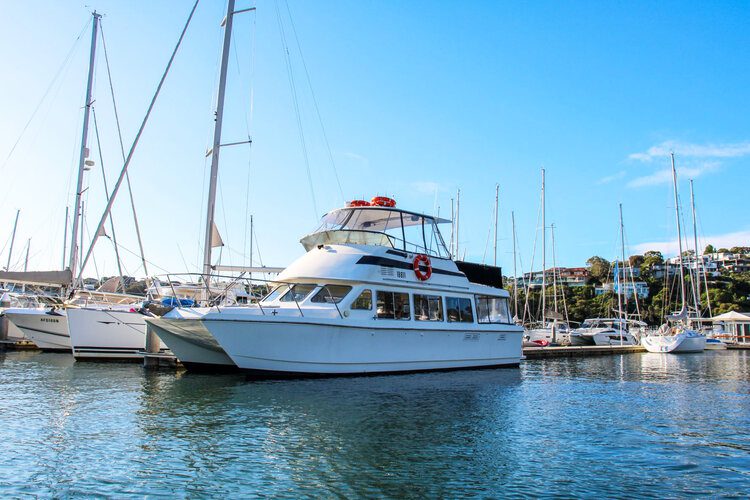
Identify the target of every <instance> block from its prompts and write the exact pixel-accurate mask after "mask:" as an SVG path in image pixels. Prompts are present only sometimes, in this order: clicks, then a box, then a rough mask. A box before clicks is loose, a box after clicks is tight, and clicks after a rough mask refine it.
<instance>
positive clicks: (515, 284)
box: [510, 212, 518, 320]
mask: <svg viewBox="0 0 750 500" xmlns="http://www.w3.org/2000/svg"><path fill="white" fill-rule="evenodd" d="M510 220H511V221H512V223H513V309H514V313H515V319H516V320H517V319H518V272H517V271H516V260H517V259H516V213H515V212H511V213H510Z"/></svg>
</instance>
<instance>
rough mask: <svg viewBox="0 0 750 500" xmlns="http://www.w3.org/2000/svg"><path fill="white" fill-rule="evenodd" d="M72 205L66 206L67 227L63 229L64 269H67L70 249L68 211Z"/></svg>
mask: <svg viewBox="0 0 750 500" xmlns="http://www.w3.org/2000/svg"><path fill="white" fill-rule="evenodd" d="M69 210H70V207H65V229H64V230H63V258H62V269H65V261H66V260H67V259H66V258H65V257H66V256H67V250H68V211H69Z"/></svg>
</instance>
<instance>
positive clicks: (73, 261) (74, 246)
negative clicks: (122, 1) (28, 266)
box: [68, 11, 102, 282]
mask: <svg viewBox="0 0 750 500" xmlns="http://www.w3.org/2000/svg"><path fill="white" fill-rule="evenodd" d="M91 15H92V16H93V18H94V22H93V26H92V28H91V52H90V54H89V75H88V80H87V82H86V103H85V105H84V107H83V132H82V133H81V152H80V155H79V158H78V182H77V183H76V203H75V206H74V207H73V225H72V228H71V235H70V262H69V264H68V267H69V268H70V272H71V275H72V276H73V281H74V282H75V281H76V280H75V276H76V267H77V265H78V258H79V255H78V254H79V247H78V245H79V242H78V232H79V230H80V227H79V226H80V223H81V215H82V212H83V204H82V202H81V196H82V195H83V174H84V171H85V169H84V167H85V166H86V164H85V162H86V157H87V156H88V146H87V143H88V134H89V116H90V114H91V104H92V101H91V88H92V86H93V82H94V62H95V60H96V37H97V33H98V31H99V20H100V19H101V18H102V16H101V14H97V12H96V11H94V12H93V13H92V14H91Z"/></svg>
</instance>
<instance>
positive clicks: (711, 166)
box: [627, 161, 721, 187]
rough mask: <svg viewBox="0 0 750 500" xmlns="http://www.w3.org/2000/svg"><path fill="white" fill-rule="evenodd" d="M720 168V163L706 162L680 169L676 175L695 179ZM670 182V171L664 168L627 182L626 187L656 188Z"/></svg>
mask: <svg viewBox="0 0 750 500" xmlns="http://www.w3.org/2000/svg"><path fill="white" fill-rule="evenodd" d="M720 167H721V163H719V162H718V161H707V162H702V163H699V164H693V165H692V166H687V167H681V168H680V169H679V170H678V174H679V175H680V176H681V177H687V178H689V179H695V178H697V177H700V176H701V175H703V174H706V173H710V172H714V171H716V170H718V169H719V168H720ZM670 182H672V169H671V168H665V169H663V170H657V171H656V172H654V173H652V174H649V175H644V176H641V177H636V178H635V179H632V180H631V181H629V182H628V184H627V186H628V187H644V186H656V185H659V184H667V183H670Z"/></svg>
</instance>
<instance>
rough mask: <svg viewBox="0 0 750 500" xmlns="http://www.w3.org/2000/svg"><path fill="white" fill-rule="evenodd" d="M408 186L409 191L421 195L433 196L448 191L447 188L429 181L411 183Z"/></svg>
mask: <svg viewBox="0 0 750 500" xmlns="http://www.w3.org/2000/svg"><path fill="white" fill-rule="evenodd" d="M410 186H411V189H413V190H414V191H416V192H418V193H421V194H429V195H434V194H436V193H439V192H445V191H448V188H446V187H445V186H443V185H441V184H438V183H437V182H431V181H419V182H412V183H411V184H410Z"/></svg>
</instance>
